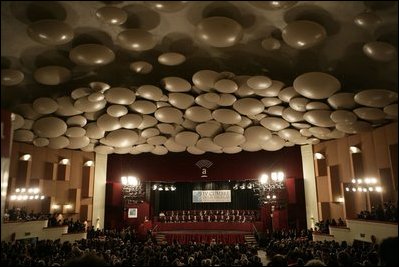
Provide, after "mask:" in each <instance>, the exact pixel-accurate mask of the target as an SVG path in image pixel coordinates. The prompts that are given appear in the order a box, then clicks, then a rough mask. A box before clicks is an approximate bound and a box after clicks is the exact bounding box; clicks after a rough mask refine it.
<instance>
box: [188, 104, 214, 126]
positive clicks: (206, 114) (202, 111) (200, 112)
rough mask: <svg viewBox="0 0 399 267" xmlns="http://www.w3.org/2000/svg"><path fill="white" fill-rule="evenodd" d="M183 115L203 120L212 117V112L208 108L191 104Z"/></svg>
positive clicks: (196, 120) (197, 120) (198, 120)
mask: <svg viewBox="0 0 399 267" xmlns="http://www.w3.org/2000/svg"><path fill="white" fill-rule="evenodd" d="M184 116H185V117H186V118H187V119H190V120H192V121H195V122H205V121H208V120H211V119H212V114H211V111H210V110H209V109H206V108H203V107H199V106H193V107H190V108H188V109H187V110H186V112H185V113H184Z"/></svg>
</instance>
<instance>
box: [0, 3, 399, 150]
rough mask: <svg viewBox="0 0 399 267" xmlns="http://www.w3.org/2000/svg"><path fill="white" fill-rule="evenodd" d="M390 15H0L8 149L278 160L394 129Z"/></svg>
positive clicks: (394, 27) (187, 11) (46, 6)
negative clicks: (256, 155)
mask: <svg viewBox="0 0 399 267" xmlns="http://www.w3.org/2000/svg"><path fill="white" fill-rule="evenodd" d="M397 39H398V13H397V2H387V1H370V2H354V1H353V2H350V1H346V2H339V1H334V2H333V1H327V2H323V1H298V2H296V1H285V2H284V1H261V2H244V1H243V2H240V1H239V2H235V1H234V2H233V1H232V2H222V1H216V2H212V1H205V2H198V1H195V2H190V1H187V2H179V1H172V2H150V1H115V2H111V1H109V2H106V1H104V2H101V1H93V2H86V1H59V2H57V1H52V2H40V1H24V2H11V1H2V2H1V68H2V70H1V96H2V97H1V101H2V108H6V109H8V110H11V111H13V112H14V113H15V114H17V115H16V116H15V118H14V121H13V127H14V130H15V131H14V140H15V141H19V142H26V143H32V144H34V145H35V146H39V147H49V148H53V149H61V148H67V149H77V150H83V151H95V152H97V153H103V154H110V153H119V154H125V153H131V154H140V153H153V154H157V155H164V154H166V153H168V152H183V151H187V152H189V153H191V154H203V153H205V152H211V153H238V152H240V151H258V150H268V151H275V150H279V149H282V148H284V147H286V146H294V145H304V144H317V143H319V142H321V141H323V140H331V139H336V138H342V137H344V136H346V135H350V134H355V133H361V132H365V131H370V130H371V129H373V127H378V126H381V125H384V124H386V123H389V122H392V121H396V120H397V116H398V104H397V99H398V94H397V89H398V83H397V74H398V61H397V46H398V43H397Z"/></svg>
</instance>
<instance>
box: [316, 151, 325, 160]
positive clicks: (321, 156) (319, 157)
mask: <svg viewBox="0 0 399 267" xmlns="http://www.w3.org/2000/svg"><path fill="white" fill-rule="evenodd" d="M314 158H315V159H325V157H324V155H323V154H321V153H318V152H317V153H314Z"/></svg>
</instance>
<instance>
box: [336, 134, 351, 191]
mask: <svg viewBox="0 0 399 267" xmlns="http://www.w3.org/2000/svg"><path fill="white" fill-rule="evenodd" d="M337 147H338V153H339V158H338V165H339V176H340V179H341V182H344V183H349V182H350V181H351V180H352V176H351V167H350V153H349V145H348V139H347V138H342V139H339V140H337Z"/></svg>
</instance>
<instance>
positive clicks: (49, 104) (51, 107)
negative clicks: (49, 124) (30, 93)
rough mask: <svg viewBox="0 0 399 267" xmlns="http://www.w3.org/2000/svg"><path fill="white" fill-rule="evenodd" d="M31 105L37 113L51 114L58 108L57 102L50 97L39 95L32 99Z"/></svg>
mask: <svg viewBox="0 0 399 267" xmlns="http://www.w3.org/2000/svg"><path fill="white" fill-rule="evenodd" d="M32 107H33V110H34V111H36V112H37V113H39V114H51V113H53V112H55V111H56V110H57V109H58V104H57V102H56V101H54V100H53V99H51V98H48V97H39V98H37V99H36V100H35V101H33V104H32Z"/></svg>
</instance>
